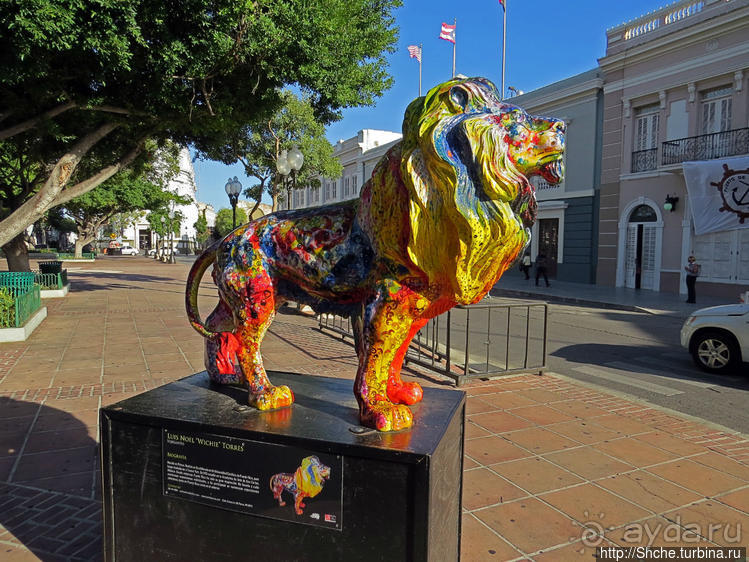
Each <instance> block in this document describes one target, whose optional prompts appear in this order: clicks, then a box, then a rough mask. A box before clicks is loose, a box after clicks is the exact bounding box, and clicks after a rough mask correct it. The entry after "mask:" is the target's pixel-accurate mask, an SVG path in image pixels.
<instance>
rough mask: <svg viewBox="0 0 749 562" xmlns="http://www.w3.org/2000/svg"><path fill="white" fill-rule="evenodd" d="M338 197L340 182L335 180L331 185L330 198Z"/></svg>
mask: <svg viewBox="0 0 749 562" xmlns="http://www.w3.org/2000/svg"><path fill="white" fill-rule="evenodd" d="M336 197H338V180H333V182H332V183H331V184H330V198H331V199H335V198H336Z"/></svg>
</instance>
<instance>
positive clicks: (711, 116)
mask: <svg viewBox="0 0 749 562" xmlns="http://www.w3.org/2000/svg"><path fill="white" fill-rule="evenodd" d="M701 119H702V134H703V135H709V134H710V133H722V132H723V131H728V130H730V129H731V87H730V86H725V87H723V88H715V89H714V90H708V91H706V92H703V93H702V114H701Z"/></svg>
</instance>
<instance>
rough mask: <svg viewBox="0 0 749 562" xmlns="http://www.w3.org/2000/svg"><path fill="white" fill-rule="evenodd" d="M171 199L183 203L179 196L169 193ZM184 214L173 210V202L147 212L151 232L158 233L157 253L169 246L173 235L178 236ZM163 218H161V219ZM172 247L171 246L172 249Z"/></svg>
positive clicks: (160, 253)
mask: <svg viewBox="0 0 749 562" xmlns="http://www.w3.org/2000/svg"><path fill="white" fill-rule="evenodd" d="M170 196H171V197H172V199H173V200H174V199H175V198H176V201H177V203H178V204H184V202H185V201H183V200H182V198H181V197H179V196H176V195H174V194H170ZM183 218H184V216H183V215H182V213H181V212H180V211H175V210H174V203H170V204H167V205H164V206H162V207H159V208H158V209H156V210H154V211H151V212H150V213H148V224H149V226H150V228H151V230H152V231H153V232H155V233H156V234H158V235H159V240H158V242H157V243H156V245H157V255H162V254H163V253H164V251H165V248H167V247H168V246H169V241H170V240H171V241H174V239H175V236H176V237H179V234H180V227H181V225H182V219H183ZM162 219H163V220H162ZM173 250H174V248H172V251H173Z"/></svg>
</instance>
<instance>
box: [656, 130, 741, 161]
mask: <svg viewBox="0 0 749 562" xmlns="http://www.w3.org/2000/svg"><path fill="white" fill-rule="evenodd" d="M740 154H749V128H746V129H734V130H732V131H723V132H721V133H710V134H708V135H700V136H697V137H687V138H684V139H675V140H669V141H666V142H664V143H663V157H662V162H661V163H662V164H663V165H664V166H668V165H669V164H679V163H681V162H688V161H690V160H714V159H715V158H725V157H726V156H738V155H740Z"/></svg>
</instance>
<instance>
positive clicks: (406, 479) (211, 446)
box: [100, 373, 465, 562]
mask: <svg viewBox="0 0 749 562" xmlns="http://www.w3.org/2000/svg"><path fill="white" fill-rule="evenodd" d="M269 376H270V378H271V380H272V381H273V383H274V384H288V385H289V386H290V387H291V388H292V389H293V390H294V394H295V396H296V402H295V404H294V405H293V406H292V407H291V408H286V409H282V410H276V411H273V412H259V411H257V410H255V409H251V408H247V407H246V406H244V403H245V401H246V396H247V395H246V392H244V391H242V390H241V389H238V388H233V387H225V386H213V385H211V383H210V382H209V380H208V376H207V375H206V374H205V373H199V374H196V375H193V376H190V377H187V378H185V379H182V380H180V381H177V382H174V383H171V384H168V385H165V386H163V387H160V388H157V389H154V390H152V391H149V392H146V393H144V394H140V395H138V396H135V397H133V398H130V399H128V400H124V401H122V402H120V403H118V404H114V405H112V406H109V407H108V408H104V409H102V410H101V418H100V424H101V450H102V478H103V496H104V549H105V559H106V560H108V561H114V560H117V561H138V562H141V561H143V560H175V561H182V560H185V561H187V560H190V561H202V560H206V561H213V560H263V561H271V560H272V561H287V560H300V561H302V560H303V561H308V560H321V561H325V562H330V561H338V560H347V561H354V560H376V561H378V562H380V561H401V560H415V561H435V560H439V561H442V560H450V561H452V560H457V559H458V558H459V543H460V540H459V537H460V500H461V491H462V474H463V471H462V468H463V433H464V413H465V397H464V393H463V392H459V391H454V390H444V389H433V388H425V389H424V400H423V401H422V402H421V403H420V404H418V405H416V406H413V407H412V411H413V412H414V420H415V424H414V427H413V428H412V429H411V430H408V431H403V432H397V433H379V432H376V431H370V430H366V432H365V433H356V431H359V430H362V429H364V428H361V426H359V424H358V409H357V407H356V401H355V399H354V397H353V393H352V381H348V380H339V379H330V378H325V377H315V376H309V375H294V374H288V373H269ZM352 430H353V431H352ZM313 457H314V458H313ZM320 465H322V466H323V468H319V467H320ZM299 467H301V468H299ZM325 467H327V469H328V470H327V477H326V473H325V472H324V468H325ZM297 468H299V470H298V471H297ZM321 471H322V472H321ZM305 474H307V475H309V477H305V476H304V475H305ZM295 475H296V478H295ZM304 478H307V479H306V480H304ZM310 478H311V479H310ZM300 479H301V480H300ZM300 482H302V484H300V485H299V486H297V483H300ZM310 482H311V483H312V488H311V489H313V490H317V493H316V494H314V493H313V496H312V497H306V498H302V502H301V505H299V507H298V510H300V511H301V513H297V511H298V510H297V508H296V507H295V505H294V504H295V502H294V499H295V496H294V495H293V493H292V492H293V490H294V488H295V486H296V489H297V490H298V489H300V487H301V488H305V489H309V488H310ZM319 482H322V489H321V490H320V486H319V485H318V486H317V487H315V486H314V484H316V483H319ZM272 488H274V489H275V491H276V493H277V494H279V495H280V500H281V501H282V502H284V503H285V505H280V504H279V501H278V499H277V498H275V497H274V495H273V493H272Z"/></svg>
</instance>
